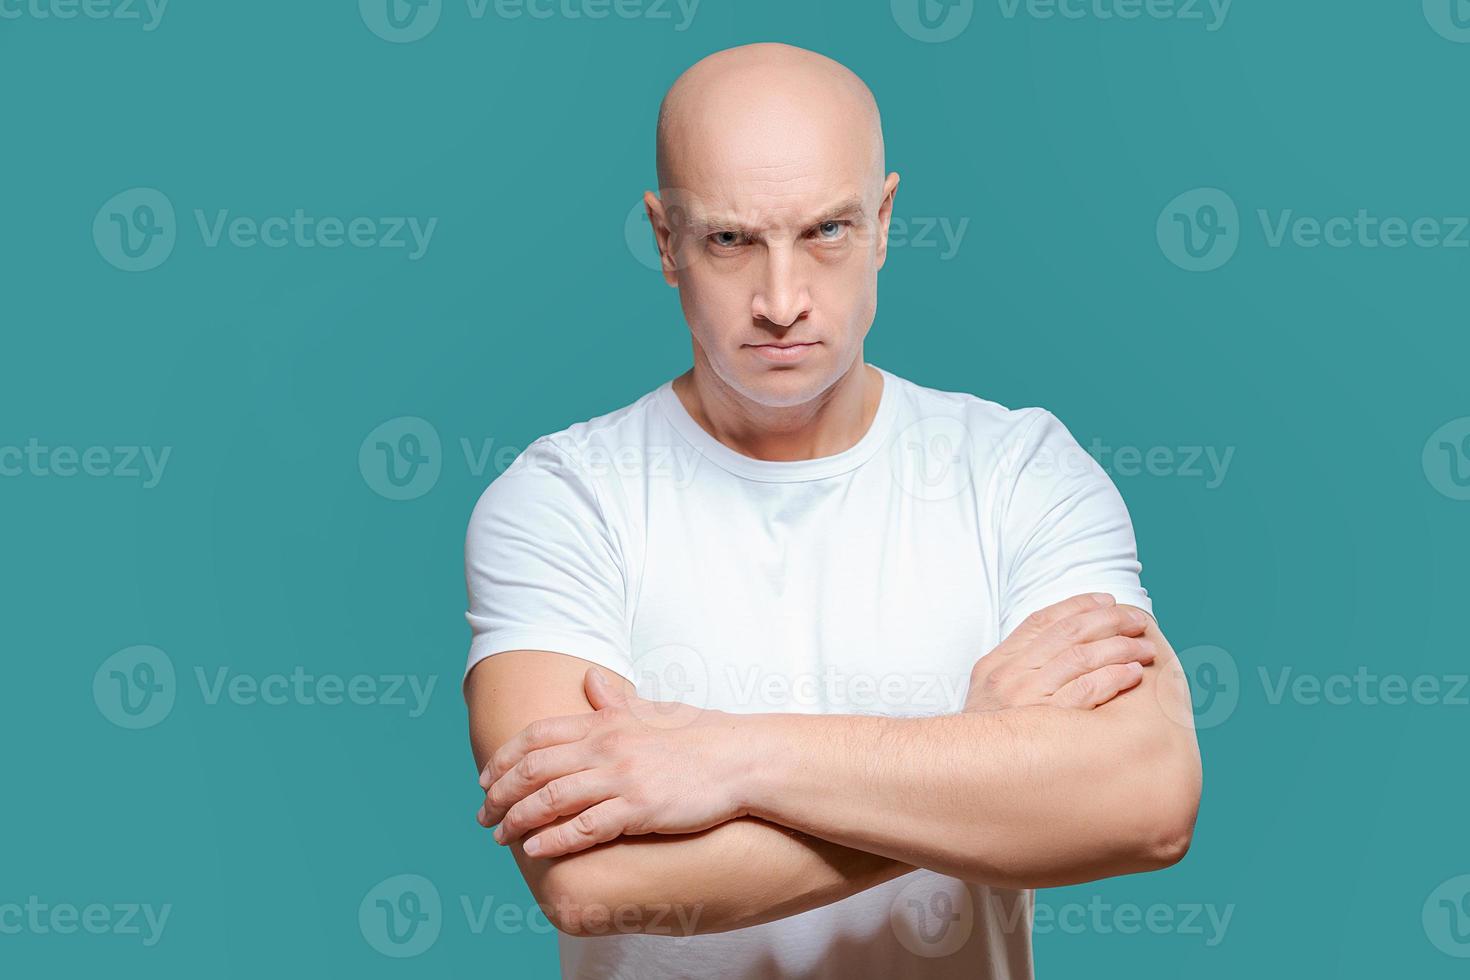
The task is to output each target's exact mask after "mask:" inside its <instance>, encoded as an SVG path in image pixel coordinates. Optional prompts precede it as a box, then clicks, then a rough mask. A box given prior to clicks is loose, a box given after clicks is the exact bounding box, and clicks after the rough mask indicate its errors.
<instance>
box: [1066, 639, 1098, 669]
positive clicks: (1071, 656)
mask: <svg viewBox="0 0 1470 980" xmlns="http://www.w3.org/2000/svg"><path fill="white" fill-rule="evenodd" d="M1060 659H1061V660H1062V664H1063V666H1065V667H1066V668H1067V669H1069V670H1076V671H1082V670H1087V669H1088V667H1090V666H1091V665H1092V653H1091V651H1089V650H1088V649H1087V647H1086V646H1085V645H1084V644H1081V643H1076V644H1073V645H1072V646H1070V647H1068V648H1067V650H1066V652H1065V653H1063V654H1062V655H1061V658H1060Z"/></svg>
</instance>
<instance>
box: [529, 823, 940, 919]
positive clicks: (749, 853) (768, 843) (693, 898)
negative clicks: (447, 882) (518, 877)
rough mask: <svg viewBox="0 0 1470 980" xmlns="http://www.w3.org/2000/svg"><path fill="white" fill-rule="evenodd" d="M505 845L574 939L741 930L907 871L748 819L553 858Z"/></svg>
mask: <svg viewBox="0 0 1470 980" xmlns="http://www.w3.org/2000/svg"><path fill="white" fill-rule="evenodd" d="M513 850H514V852H515V856H516V861H517V863H518V864H519V865H520V867H521V871H522V874H523V875H524V876H525V879H526V881H527V883H528V884H529V885H530V886H531V889H532V891H533V893H534V894H535V895H536V898H537V901H538V902H539V903H540V904H541V906H542V908H543V910H544V911H545V912H546V914H547V916H548V917H549V918H550V919H551V921H552V922H554V923H555V924H556V926H557V928H559V929H561V930H562V931H563V932H567V933H569V934H572V935H581V936H597V935H608V934H614V933H647V934H650V935H696V934H705V933H715V932H725V931H728V930H731V929H742V928H745V927H747V926H753V925H759V924H760V923H763V922H770V921H773V920H775V919H781V918H785V917H786V916H789V915H795V914H797V913H799V912H805V911H807V910H808V909H813V908H818V907H821V906H823V905H829V904H831V903H832V902H835V901H838V900H840V899H843V898H846V897H848V896H849V895H853V894H856V893H858V892H860V891H864V890H866V889H868V888H872V887H873V886H875V885H878V884H881V883H883V882H885V881H888V880H890V879H892V878H896V877H898V876H899V875H902V874H905V873H907V872H909V871H913V870H914V868H913V867H912V866H909V865H906V864H903V863H901V862H899V861H896V860H893V859H891V858H887V857H882V856H879V855H876V854H870V853H866V852H864V851H861V850H855V849H853V848H849V847H844V846H842V845H840V844H833V843H830V842H829V841H825V840H821V839H818V838H814V837H811V836H809V835H807V834H803V833H801V832H799V831H794V830H791V829H789V828H786V827H780V826H775V825H773V824H770V823H767V822H766V821H763V820H759V819H755V818H751V817H742V818H739V819H736V820H731V821H729V822H728V823H724V824H721V825H719V826H718V827H713V828H711V829H709V830H706V831H702V832H700V833H697V834H683V835H678V836H665V835H648V836H641V837H624V838H621V839H619V840H616V841H612V842H610V843H607V844H602V845H599V846H597V847H594V848H592V849H590V850H587V851H581V852H579V853H576V854H569V855H566V856H565V857H561V858H551V859H535V858H528V857H526V855H525V854H524V852H523V851H522V849H521V847H520V845H519V844H516V845H514V846H513Z"/></svg>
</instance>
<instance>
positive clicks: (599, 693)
mask: <svg viewBox="0 0 1470 980" xmlns="http://www.w3.org/2000/svg"><path fill="white" fill-rule="evenodd" d="M582 690H583V692H584V693H585V694H586V695H587V701H588V702H589V703H590V704H591V705H592V707H593V708H595V709H596V710H598V711H601V710H602V709H603V708H607V707H611V706H612V705H615V704H622V703H623V702H624V701H627V700H628V692H627V691H626V690H623V689H620V688H618V687H615V686H614V685H613V682H612V679H611V678H610V677H608V676H607V674H606V673H605V672H603V671H601V670H599V669H598V668H596V667H588V668H587V675H586V676H585V677H584V678H583V680H582Z"/></svg>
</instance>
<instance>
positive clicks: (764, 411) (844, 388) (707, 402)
mask: <svg viewBox="0 0 1470 980" xmlns="http://www.w3.org/2000/svg"><path fill="white" fill-rule="evenodd" d="M673 387H674V393H675V394H676V395H678V396H679V401H681V402H682V403H683V404H684V408H685V410H686V411H688V412H689V414H690V416H691V417H692V418H693V419H694V420H695V421H696V422H698V423H699V425H700V428H702V429H704V430H705V431H706V432H708V433H709V434H710V435H711V436H713V437H714V438H715V439H717V440H719V441H720V442H722V443H724V444H725V445H726V446H729V447H730V448H731V449H733V450H735V451H736V452H738V453H740V454H742V455H745V456H750V457H752V458H754V459H764V460H772V461H786V462H790V461H796V460H803V459H818V458H821V457H824V456H835V455H836V454H838V453H840V452H843V451H845V450H847V449H851V448H852V447H853V446H854V445H856V444H857V443H858V441H859V440H860V439H862V437H863V435H864V434H865V433H866V432H867V431H868V428H869V427H870V426H871V425H872V424H873V418H874V417H875V416H876V415H877V414H878V403H879V401H880V399H881V397H882V394H883V376H882V375H881V374H879V373H878V371H877V369H876V368H874V367H872V366H871V365H869V364H866V363H864V362H863V358H862V352H861V351H859V352H858V356H857V359H856V360H855V361H854V362H853V366H852V367H851V368H850V369H849V370H848V371H847V373H846V374H844V375H843V376H842V377H841V378H838V379H837V382H836V383H835V384H833V385H832V386H831V387H830V388H828V389H827V390H826V391H823V392H822V393H821V394H819V395H817V396H816V397H815V398H813V399H811V400H810V401H807V402H803V403H802V404H800V405H788V406H779V407H772V406H769V405H762V404H760V403H759V402H755V401H751V400H750V399H749V398H746V397H745V396H744V395H742V394H741V393H740V392H738V391H736V390H735V389H734V388H732V387H730V386H729V385H727V384H726V383H725V382H724V381H723V380H721V379H720V377H719V376H718V375H717V374H715V373H714V371H713V370H711V369H710V366H709V363H708V362H707V361H706V360H705V359H704V358H703V357H702V356H700V354H699V352H698V351H696V353H695V359H694V367H692V368H690V369H689V370H688V371H685V372H684V373H683V374H681V375H679V377H677V378H675V379H674V381H673Z"/></svg>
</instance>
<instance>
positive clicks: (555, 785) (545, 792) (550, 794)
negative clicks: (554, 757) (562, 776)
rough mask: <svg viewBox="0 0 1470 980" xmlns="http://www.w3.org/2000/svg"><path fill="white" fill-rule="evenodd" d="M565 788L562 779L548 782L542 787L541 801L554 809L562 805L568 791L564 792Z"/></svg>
mask: <svg viewBox="0 0 1470 980" xmlns="http://www.w3.org/2000/svg"><path fill="white" fill-rule="evenodd" d="M563 789H564V787H563V786H562V784H561V781H560V780H554V781H552V782H549V783H547V784H546V785H545V786H543V787H541V802H543V803H545V804H546V805H547V806H548V807H550V808H551V809H553V810H554V809H556V808H557V807H558V806H560V805H561V802H562V800H563V799H565V798H566V793H565V792H563Z"/></svg>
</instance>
